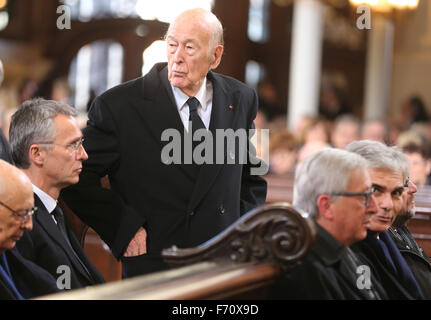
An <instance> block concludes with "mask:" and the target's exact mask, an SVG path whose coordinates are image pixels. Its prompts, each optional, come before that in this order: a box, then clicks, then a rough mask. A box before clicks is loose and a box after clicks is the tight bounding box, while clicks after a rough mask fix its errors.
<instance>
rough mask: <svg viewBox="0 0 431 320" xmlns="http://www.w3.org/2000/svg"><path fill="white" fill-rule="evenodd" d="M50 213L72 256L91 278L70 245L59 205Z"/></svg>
mask: <svg viewBox="0 0 431 320" xmlns="http://www.w3.org/2000/svg"><path fill="white" fill-rule="evenodd" d="M51 214H52V215H53V216H54V218H55V220H56V221H57V226H58V228H59V229H60V232H61V233H62V235H63V237H64V238H65V240H66V242H67V244H68V245H69V247H70V250H71V251H72V254H73V257H74V258H75V259H76V260H77V261H78V262H79V264H80V265H81V266H82V268H83V269H84V270H85V272H86V273H87V275H88V276H89V277H90V279H92V276H91V274H90V272H89V271H88V269H87V267H86V266H85V264H84V263H83V262H82V260H81V259H80V258H79V256H78V254H77V253H76V252H75V250H74V249H73V247H72V244H71V243H70V240H69V236H68V234H67V230H66V223H65V221H64V214H63V210H61V208H60V206H59V205H57V206H56V207H55V209H54V210H53V211H52V212H51Z"/></svg>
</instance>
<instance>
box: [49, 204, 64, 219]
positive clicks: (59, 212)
mask: <svg viewBox="0 0 431 320" xmlns="http://www.w3.org/2000/svg"><path fill="white" fill-rule="evenodd" d="M51 214H52V215H53V216H54V218H55V219H56V220H58V218H59V217H60V218H62V217H63V211H62V210H61V208H60V206H59V205H57V206H56V207H55V208H54V210H52V212H51Z"/></svg>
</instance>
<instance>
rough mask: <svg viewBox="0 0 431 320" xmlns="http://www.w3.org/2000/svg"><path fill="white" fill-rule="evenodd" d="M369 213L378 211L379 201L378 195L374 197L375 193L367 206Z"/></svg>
mask: <svg viewBox="0 0 431 320" xmlns="http://www.w3.org/2000/svg"><path fill="white" fill-rule="evenodd" d="M367 213H369V214H375V213H377V201H376V197H374V195H372V196H371V199H370V204H369V205H368V207H367Z"/></svg>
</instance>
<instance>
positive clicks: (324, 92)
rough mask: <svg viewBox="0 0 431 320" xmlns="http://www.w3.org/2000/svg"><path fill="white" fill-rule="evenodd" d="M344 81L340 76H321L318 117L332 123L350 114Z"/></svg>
mask: <svg viewBox="0 0 431 320" xmlns="http://www.w3.org/2000/svg"><path fill="white" fill-rule="evenodd" d="M346 86H347V83H346V80H345V79H344V77H343V76H342V75H338V74H325V73H324V74H323V75H322V88H321V94H320V105H319V115H320V116H321V117H323V118H325V119H327V120H330V121H334V120H335V119H336V118H337V117H339V116H341V115H344V114H349V113H351V112H352V111H351V108H350V106H349V104H348V102H347V91H346V89H347V88H346Z"/></svg>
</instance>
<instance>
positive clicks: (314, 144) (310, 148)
mask: <svg viewBox="0 0 431 320" xmlns="http://www.w3.org/2000/svg"><path fill="white" fill-rule="evenodd" d="M330 147H331V145H329V144H328V143H325V142H322V141H310V142H308V143H306V144H304V145H303V146H302V147H301V149H299V153H298V164H299V163H301V162H302V161H303V160H304V159H305V158H307V157H309V156H311V155H313V154H315V153H317V152H319V151H321V150H323V149H325V148H330Z"/></svg>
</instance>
